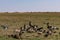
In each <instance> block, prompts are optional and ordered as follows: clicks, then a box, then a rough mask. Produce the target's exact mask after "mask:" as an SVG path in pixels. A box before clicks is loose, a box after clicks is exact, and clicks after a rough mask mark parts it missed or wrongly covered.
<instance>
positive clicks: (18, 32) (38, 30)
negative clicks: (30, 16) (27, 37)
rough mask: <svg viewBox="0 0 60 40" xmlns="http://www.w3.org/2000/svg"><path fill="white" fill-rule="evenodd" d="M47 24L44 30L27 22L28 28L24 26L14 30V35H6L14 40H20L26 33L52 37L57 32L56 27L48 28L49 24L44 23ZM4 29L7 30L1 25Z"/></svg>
mask: <svg viewBox="0 0 60 40" xmlns="http://www.w3.org/2000/svg"><path fill="white" fill-rule="evenodd" d="M46 24H47V29H44V28H43V27H39V26H38V25H32V22H31V21H29V26H26V25H24V26H23V27H20V29H19V30H18V29H16V30H15V32H16V34H11V35H8V37H13V38H16V39H21V38H22V37H21V36H22V35H23V34H24V33H25V32H27V33H33V32H35V33H37V34H39V35H41V34H42V33H44V37H48V36H49V35H52V34H53V33H56V31H55V30H59V28H58V27H54V26H50V25H49V22H48V23H46ZM1 26H2V27H3V28H4V29H7V28H8V27H5V26H3V25H1Z"/></svg>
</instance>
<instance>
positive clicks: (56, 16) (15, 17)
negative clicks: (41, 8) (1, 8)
mask: <svg viewBox="0 0 60 40" xmlns="http://www.w3.org/2000/svg"><path fill="white" fill-rule="evenodd" d="M29 21H32V23H33V24H36V25H38V26H39V27H40V26H42V27H44V28H45V29H46V27H47V26H46V24H45V23H46V22H49V23H50V25H53V26H56V27H58V28H59V30H58V31H57V33H56V34H53V35H51V36H49V37H47V38H45V37H44V36H43V35H39V37H34V36H36V35H37V34H36V33H32V34H27V33H25V36H26V35H30V37H25V36H23V40H60V35H59V33H58V32H59V31H60V13H59V12H30V13H29V12H26V13H0V25H2V24H3V25H5V24H7V25H8V29H7V30H4V29H2V28H1V27H0V40H18V39H14V38H9V37H7V35H8V34H12V33H13V31H14V30H15V29H19V28H20V27H23V26H24V24H27V25H28V22H29ZM32 35H34V36H32Z"/></svg>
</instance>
